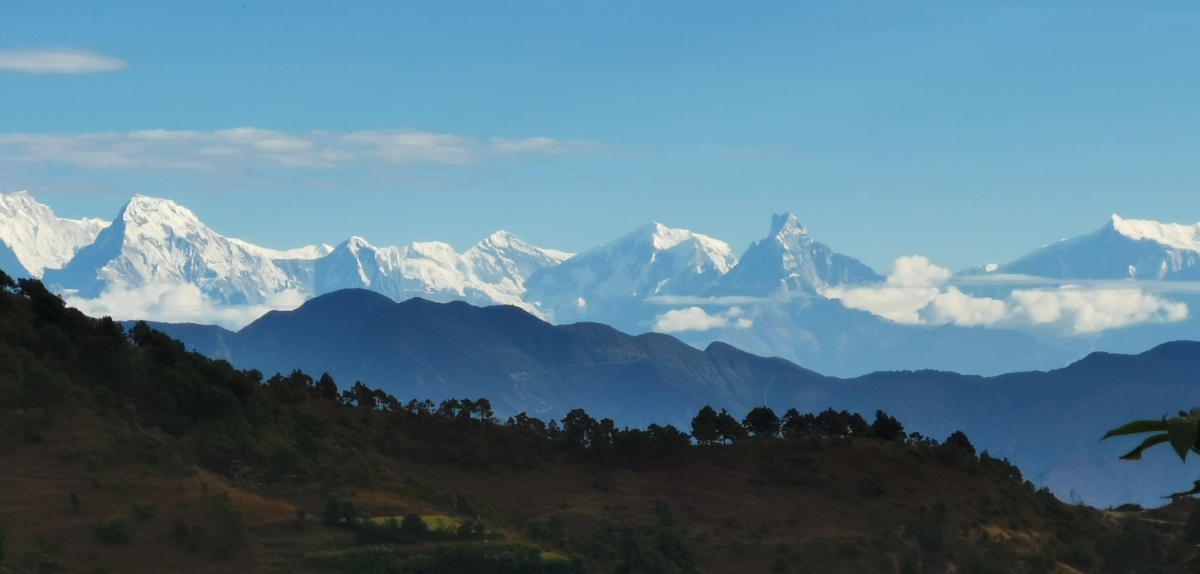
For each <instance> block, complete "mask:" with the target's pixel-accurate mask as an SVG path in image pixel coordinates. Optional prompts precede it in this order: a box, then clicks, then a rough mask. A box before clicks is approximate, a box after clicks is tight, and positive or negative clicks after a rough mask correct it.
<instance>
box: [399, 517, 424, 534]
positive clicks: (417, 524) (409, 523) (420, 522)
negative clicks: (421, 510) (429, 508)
mask: <svg viewBox="0 0 1200 574" xmlns="http://www.w3.org/2000/svg"><path fill="white" fill-rule="evenodd" d="M400 532H401V535H402V536H403V537H404V538H406V539H408V540H419V539H421V538H424V537H425V535H426V534H428V533H429V525H428V524H425V519H424V518H421V515H419V514H414V513H409V514H406V515H404V519H403V520H401V521H400Z"/></svg>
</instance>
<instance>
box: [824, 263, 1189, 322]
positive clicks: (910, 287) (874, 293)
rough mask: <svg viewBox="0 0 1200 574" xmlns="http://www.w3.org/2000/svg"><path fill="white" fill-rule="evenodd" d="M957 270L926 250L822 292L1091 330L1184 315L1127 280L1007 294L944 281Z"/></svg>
mask: <svg viewBox="0 0 1200 574" xmlns="http://www.w3.org/2000/svg"><path fill="white" fill-rule="evenodd" d="M950 276H951V273H950V271H949V270H948V269H943V268H940V267H937V266H936V265H933V264H932V263H930V262H929V260H928V259H926V258H924V257H920V256H912V257H902V258H900V259H898V260H896V264H895V266H894V268H893V269H892V272H891V274H890V275H889V276H888V278H887V281H886V282H885V283H883V284H879V285H868V286H861V287H831V288H826V289H824V290H823V291H822V292H821V294H822V295H824V296H826V297H828V298H830V299H838V300H840V301H841V302H842V304H843V305H845V306H846V307H848V308H851V309H858V310H862V311H867V312H870V313H872V314H875V315H878V316H880V317H884V318H887V319H891V320H892V321H896V322H897V323H903V324H908V325H946V324H951V325H958V326H963V327H977V326H984V327H991V326H994V327H1029V326H1037V327H1042V326H1047V327H1051V328H1057V329H1061V330H1064V331H1068V332H1072V333H1075V334H1087V333H1095V332H1099V331H1103V330H1106V329H1115V328H1119V327H1125V326H1128V325H1135V324H1138V323H1146V322H1159V323H1162V322H1175V321H1182V320H1184V319H1186V318H1187V316H1188V308H1187V305H1186V304H1183V303H1177V302H1173V301H1170V300H1167V299H1164V298H1162V297H1160V296H1158V295H1154V294H1149V293H1147V292H1145V291H1144V290H1143V289H1142V288H1141V287H1140V286H1137V285H1133V286H1130V284H1129V283H1113V282H1106V283H1095V284H1092V285H1086V286H1081V285H1061V286H1057V287H1050V286H1047V287H1039V288H1033V289H1014V290H1012V291H1011V292H1010V293H1009V295H1008V296H1007V297H1006V298H1005V299H1003V300H1001V299H993V298H989V297H975V296H973V295H969V294H967V293H963V292H962V291H960V290H959V289H958V288H957V287H953V286H950V287H946V286H945V283H946V282H947V281H948V280H949V279H950Z"/></svg>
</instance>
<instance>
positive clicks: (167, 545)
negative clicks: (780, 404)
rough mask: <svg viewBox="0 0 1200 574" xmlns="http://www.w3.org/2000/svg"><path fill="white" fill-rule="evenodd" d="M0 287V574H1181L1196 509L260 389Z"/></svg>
mask: <svg viewBox="0 0 1200 574" xmlns="http://www.w3.org/2000/svg"><path fill="white" fill-rule="evenodd" d="M3 279H5V277H3V276H0V361H2V362H3V364H4V365H5V366H6V369H4V370H3V371H0V529H2V530H3V532H4V535H0V540H2V541H3V542H2V543H0V568H4V569H7V570H9V571H13V572H62V571H70V572H94V573H99V572H164V571H170V572H280V571H288V572H314V573H316V572H328V573H331V574H332V573H345V574H351V573H355V574H362V573H379V574H392V573H395V574H418V573H435V572H454V573H478V574H493V573H494V574H501V573H507V574H522V573H530V574H538V573H581V572H588V573H609V572H627V573H671V574H674V573H678V574H685V573H686V574H691V573H699V572H710V573H719V572H847V573H849V572H855V573H857V572H889V573H891V572H905V573H908V572H939V573H940V572H960V573H993V572H994V573H1005V572H1023V573H1031V574H1032V573H1046V572H1097V573H1121V574H1124V573H1127V572H1133V571H1137V572H1180V571H1182V568H1181V567H1180V565H1181V563H1182V562H1181V561H1182V558H1183V556H1184V555H1185V554H1186V552H1187V551H1188V549H1189V545H1190V544H1192V543H1194V541H1195V540H1196V539H1198V538H1200V533H1198V532H1196V529H1195V528H1192V527H1191V526H1186V525H1185V523H1186V524H1187V525H1192V524H1195V523H1200V512H1197V511H1196V510H1195V509H1194V505H1191V504H1184V503H1180V504H1176V505H1172V506H1171V507H1167V508H1164V509H1160V510H1156V511H1147V512H1139V511H1135V510H1128V511H1122V512H1115V511H1108V512H1105V511H1099V510H1094V509H1091V508H1087V507H1083V506H1071V505H1066V504H1064V503H1062V502H1060V501H1058V500H1057V499H1056V498H1055V497H1053V496H1052V495H1050V494H1049V493H1048V492H1045V491H1038V490H1037V489H1036V488H1035V487H1034V485H1033V484H1031V483H1030V482H1028V481H1025V480H1023V479H1022V477H1021V474H1020V471H1019V470H1017V468H1016V467H1014V466H1012V465H1010V464H1009V463H1008V462H1006V461H1004V460H999V459H996V458H993V457H991V456H989V455H987V454H986V453H980V454H977V453H976V450H975V449H976V446H974V445H972V444H971V443H970V442H969V441H968V440H967V439H966V437H965V436H962V435H956V436H954V437H951V440H947V442H946V443H945V444H939V443H937V442H936V441H930V440H927V439H922V438H919V437H915V436H907V435H905V434H904V432H903V429H902V428H900V426H899V424H898V423H897V421H895V420H893V419H890V418H889V417H887V416H886V415H883V414H877V416H876V422H875V424H873V425H868V424H866V421H864V420H863V419H861V418H859V417H857V416H854V415H851V414H849V413H836V412H826V413H821V414H820V415H819V416H816V417H806V416H801V415H799V414H795V413H788V415H787V416H785V417H783V418H784V420H785V424H783V426H782V433H783V436H782V437H781V436H779V434H780V431H781V426H780V421H779V420H778V419H775V418H773V417H772V416H771V415H769V414H767V413H765V412H763V411H761V410H760V411H759V413H758V416H757V418H754V417H747V419H746V420H745V421H743V423H742V424H741V425H738V424H737V422H736V421H734V420H733V419H730V418H729V417H727V416H720V415H715V413H714V416H715V419H713V420H715V421H716V425H717V426H716V427H714V428H720V429H721V430H720V435H721V436H732V437H735V438H736V442H735V443H734V444H732V445H723V444H705V445H703V446H696V445H693V444H692V443H691V442H690V441H689V440H688V437H687V435H684V434H682V433H681V432H680V431H679V430H676V429H675V428H673V427H669V426H668V427H660V426H657V425H651V426H649V427H648V428H646V429H645V430H639V429H631V430H621V429H620V428H619V427H618V426H617V425H616V424H615V423H614V422H613V421H611V420H608V419H603V420H596V419H594V418H592V417H591V416H589V415H587V414H586V413H584V412H583V411H579V410H576V411H572V412H571V413H568V414H567V415H566V416H565V417H564V418H563V420H561V421H551V422H550V423H549V424H547V423H544V422H542V421H539V420H537V419H534V418H531V417H528V416H524V415H518V416H516V417H513V418H511V419H509V420H508V421H506V422H504V423H500V422H499V421H496V420H495V419H494V418H492V413H491V407H490V403H489V402H488V401H486V400H482V399H479V400H463V401H448V402H445V403H443V404H441V405H435V404H433V403H429V402H420V401H415V400H414V401H409V402H404V401H401V400H399V399H397V398H396V397H394V396H392V395H390V394H389V393H386V392H383V391H378V390H372V389H369V388H367V387H365V386H363V385H354V386H353V387H351V388H349V389H347V390H345V391H344V392H339V389H338V387H337V385H336V382H335V381H334V380H333V379H331V378H329V377H327V376H323V377H320V378H319V379H318V380H314V379H313V378H311V377H308V376H307V375H304V374H303V373H301V372H292V373H291V374H290V375H288V376H275V377H271V378H269V379H267V380H265V381H264V380H263V378H262V376H261V374H259V373H258V372H255V371H238V370H235V369H234V368H233V367H232V366H230V365H229V364H228V363H226V362H223V361H213V360H210V359H207V358H205V357H203V356H201V355H199V354H196V353H187V352H185V351H184V348H183V345H182V344H180V343H179V342H177V341H174V340H171V339H170V338H168V337H166V336H165V335H163V334H162V333H159V332H156V331H153V330H151V329H149V328H148V327H146V326H145V325H137V326H135V327H134V328H133V329H131V330H130V332H129V333H126V332H125V331H124V330H123V329H121V328H120V326H119V325H118V324H116V323H114V322H113V321H111V320H107V319H91V318H88V317H85V316H83V315H81V314H80V313H78V312H76V311H74V310H72V309H68V308H66V307H65V306H64V305H63V304H62V301H61V300H59V299H58V298H57V297H55V296H53V295H51V294H50V293H48V292H46V291H45V289H44V288H42V286H41V284H40V283H38V282H36V281H24V282H22V283H21V285H20V287H19V288H18V287H16V286H15V285H12V284H11V282H7V281H3ZM702 420H707V419H703V417H702ZM722 421H727V422H728V421H731V422H732V425H733V426H730V425H728V424H726V422H722ZM698 428H700V429H702V430H703V429H704V428H707V427H705V426H704V425H703V424H701V426H700V427H698ZM698 434H699V436H700V437H701V438H702V440H703V441H704V442H706V443H711V442H712V441H713V438H712V437H709V438H703V437H706V436H708V433H707V432H703V433H698ZM977 442H978V441H977ZM984 446H985V445H983V444H980V445H979V447H984Z"/></svg>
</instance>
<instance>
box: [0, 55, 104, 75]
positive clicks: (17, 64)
mask: <svg viewBox="0 0 1200 574" xmlns="http://www.w3.org/2000/svg"><path fill="white" fill-rule="evenodd" d="M126 65H127V64H126V63H125V61H124V60H118V59H117V58H110V57H108V56H101V55H100V54H95V53H92V52H87V51H83V50H0V71H5V72H17V73H21V74H95V73H98V72H116V71H118V70H123V69H125V66H126Z"/></svg>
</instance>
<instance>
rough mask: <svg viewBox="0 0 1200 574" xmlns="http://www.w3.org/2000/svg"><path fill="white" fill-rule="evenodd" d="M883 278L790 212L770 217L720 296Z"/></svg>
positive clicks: (802, 289) (811, 290) (723, 283)
mask: <svg viewBox="0 0 1200 574" xmlns="http://www.w3.org/2000/svg"><path fill="white" fill-rule="evenodd" d="M879 281H883V277H882V276H880V275H879V274H878V273H875V271H874V270H873V269H871V268H870V267H867V266H866V265H865V264H863V263H862V262H861V261H859V260H857V259H854V258H853V257H847V256H845V255H842V254H840V253H835V252H834V251H833V250H832V249H830V248H829V246H827V245H825V244H823V243H818V242H816V241H813V240H812V238H811V237H809V236H808V230H807V229H805V228H804V226H803V225H800V221H799V220H798V219H797V218H796V216H795V215H792V214H791V213H783V214H776V215H774V216H772V217H771V232H770V233H769V234H767V237H766V239H763V240H762V241H758V242H755V243H752V244H751V245H750V248H749V249H747V250H746V253H745V254H744V255H742V259H741V263H740V264H739V265H738V266H737V267H736V268H734V269H733V270H732V271H730V272H729V274H728V275H726V276H725V277H722V278H721V281H720V282H719V286H718V287H717V289H716V291H718V292H719V293H720V294H722V295H756V296H767V295H772V294H774V293H777V292H780V291H800V292H809V293H815V292H816V290H817V289H818V288H820V287H825V286H830V285H842V284H847V283H850V284H853V283H874V282H879Z"/></svg>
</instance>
